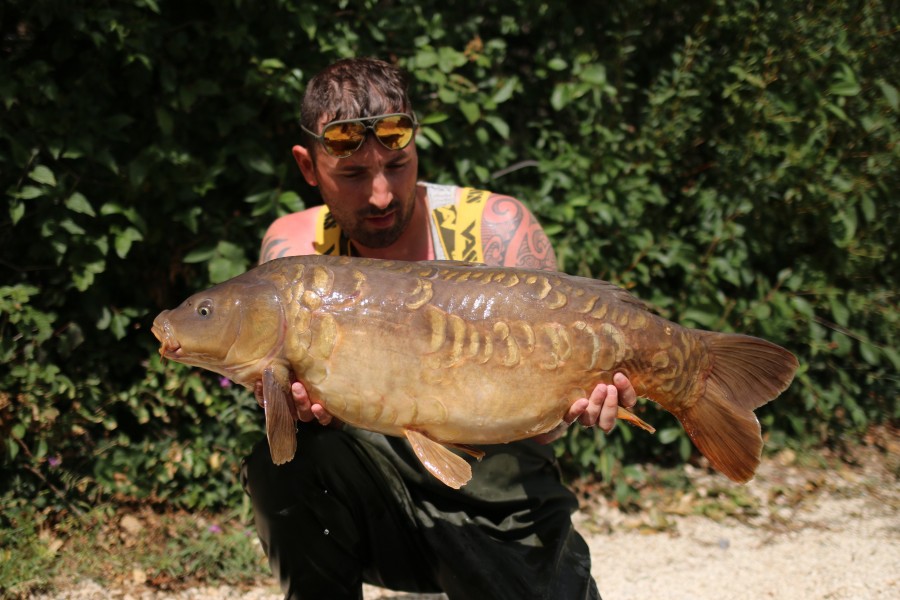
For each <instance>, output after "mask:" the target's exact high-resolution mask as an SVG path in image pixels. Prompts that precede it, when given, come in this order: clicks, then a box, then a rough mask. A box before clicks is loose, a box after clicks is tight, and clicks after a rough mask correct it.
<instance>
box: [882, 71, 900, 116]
mask: <svg viewBox="0 0 900 600" xmlns="http://www.w3.org/2000/svg"><path fill="white" fill-rule="evenodd" d="M876 83H877V84H878V87H879V88H881V93H882V94H884V98H885V100H887V103H888V104H889V105H890V107H891V108H892V109H894V112H897V110H898V106H900V95H898V93H897V88H895V87H894V86H892V85H891V84H890V83H888V82H887V81H885V80H884V79H879V80H878V81H877V82H876Z"/></svg>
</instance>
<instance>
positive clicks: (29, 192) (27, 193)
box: [14, 185, 44, 200]
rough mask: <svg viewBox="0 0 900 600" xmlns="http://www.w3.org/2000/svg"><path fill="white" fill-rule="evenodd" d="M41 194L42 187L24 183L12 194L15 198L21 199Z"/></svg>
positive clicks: (31, 198)
mask: <svg viewBox="0 0 900 600" xmlns="http://www.w3.org/2000/svg"><path fill="white" fill-rule="evenodd" d="M43 195H44V188H39V187H35V186H33V185H26V186H25V187H23V188H22V189H21V190H19V191H18V192H16V193H15V194H14V196H15V197H16V198H19V199H21V200H33V199H35V198H40V197H41V196H43Z"/></svg>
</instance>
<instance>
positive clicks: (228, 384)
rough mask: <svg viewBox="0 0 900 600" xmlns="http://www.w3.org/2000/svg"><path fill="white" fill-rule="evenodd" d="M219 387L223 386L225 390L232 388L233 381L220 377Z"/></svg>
mask: <svg viewBox="0 0 900 600" xmlns="http://www.w3.org/2000/svg"><path fill="white" fill-rule="evenodd" d="M219 386H221V387H223V388H230V387H231V380H230V379H228V378H227V377H219Z"/></svg>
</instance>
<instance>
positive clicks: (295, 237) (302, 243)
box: [259, 206, 322, 264]
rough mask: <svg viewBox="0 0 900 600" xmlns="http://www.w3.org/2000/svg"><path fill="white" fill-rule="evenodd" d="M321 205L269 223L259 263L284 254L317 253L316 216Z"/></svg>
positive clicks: (260, 251) (260, 250)
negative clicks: (314, 243)
mask: <svg viewBox="0 0 900 600" xmlns="http://www.w3.org/2000/svg"><path fill="white" fill-rule="evenodd" d="M321 209H322V207H321V206H316V207H313V208H309V209H307V210H304V211H302V212H298V213H291V214H289V215H285V216H283V217H280V218H278V219H276V220H275V222H274V223H272V224H271V225H269V228H268V229H267V230H266V234H265V235H264V236H263V241H262V246H261V247H260V249H259V264H263V263H264V262H268V261H270V260H272V259H273V258H282V257H284V256H303V255H306V254H315V246H314V245H313V242H314V241H315V236H316V231H315V227H316V218H317V216H318V211H320V210H321Z"/></svg>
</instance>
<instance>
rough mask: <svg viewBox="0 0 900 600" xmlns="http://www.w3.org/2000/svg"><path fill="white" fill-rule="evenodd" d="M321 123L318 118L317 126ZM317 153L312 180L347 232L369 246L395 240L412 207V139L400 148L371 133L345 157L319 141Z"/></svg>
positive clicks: (416, 166)
mask: <svg viewBox="0 0 900 600" xmlns="http://www.w3.org/2000/svg"><path fill="white" fill-rule="evenodd" d="M324 125H325V123H324V122H323V123H320V130H321V127H323V126H324ZM315 153H316V156H315V164H314V165H312V167H311V168H312V171H313V175H314V179H315V180H316V181H315V184H317V185H318V186H319V190H320V192H321V194H322V199H323V200H324V201H325V204H327V205H328V208H329V209H330V211H331V214H332V215H333V216H334V219H335V220H336V221H337V223H338V224H339V225H340V226H341V229H342V230H343V231H344V233H345V234H346V235H347V237H349V238H350V239H351V240H353V241H354V242H356V243H358V244H360V245H362V246H365V247H367V248H386V247H388V246H390V245H391V244H393V243H394V242H395V241H397V239H398V238H399V237H400V235H401V234H402V233H403V232H404V231H405V230H406V228H407V226H408V225H409V222H410V220H411V219H412V215H413V210H414V208H415V202H416V179H417V177H418V169H419V159H418V155H417V154H416V143H415V141H412V142H410V144H409V145H408V146H407V147H406V148H404V149H402V150H388V149H387V148H385V147H384V146H382V145H381V144H379V143H378V140H376V139H375V138H374V137H373V136H372V135H371V134H370V135H369V136H368V137H367V138H366V141H365V142H363V145H362V147H360V149H359V150H357V151H356V152H354V153H353V154H351V155H350V156H348V157H346V158H335V157H333V156H331V155H329V154H328V153H327V152H325V150H324V149H323V148H322V147H321V146H318V147H316V149H315ZM301 168H302V167H301ZM304 174H306V173H304ZM307 179H309V178H308V177H307ZM310 183H313V182H312V181H310Z"/></svg>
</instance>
